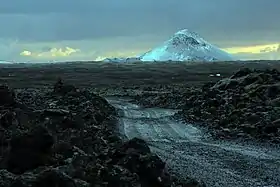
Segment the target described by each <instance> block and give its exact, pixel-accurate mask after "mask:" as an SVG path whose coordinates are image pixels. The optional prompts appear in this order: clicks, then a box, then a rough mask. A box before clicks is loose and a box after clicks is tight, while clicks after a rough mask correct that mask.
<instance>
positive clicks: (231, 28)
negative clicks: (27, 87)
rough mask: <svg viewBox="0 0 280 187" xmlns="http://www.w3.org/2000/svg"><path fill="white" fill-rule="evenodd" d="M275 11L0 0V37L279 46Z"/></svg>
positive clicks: (223, 1)
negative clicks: (183, 36)
mask: <svg viewBox="0 0 280 187" xmlns="http://www.w3.org/2000/svg"><path fill="white" fill-rule="evenodd" d="M278 7H280V1H279V0H269V1H264V0H246V1H244V0H242V1H241V0H234V1H232V0H211V1H209V0H176V1H170V0H153V1H151V0H142V1H133V2H132V1H128V0H118V1H109V0H102V1H101V0H94V1H93V0H80V1H74V0H59V1H57V0H56V1H55V0H48V1H46V0H36V1H34V0H24V1H23V0H22V1H21V0H2V1H1V6H0V24H1V29H0V36H1V37H5V38H17V39H19V40H26V41H61V40H83V39H95V38H101V37H105V38H107V37H115V36H139V35H143V34H146V33H147V34H151V33H152V34H154V35H158V34H162V35H166V36H167V35H170V34H172V33H173V32H175V31H177V30H179V29H182V28H189V29H192V30H194V31H197V32H199V33H201V34H202V35H203V36H205V37H210V39H213V40H221V39H222V40H226V39H227V40H228V39H231V40H237V39H238V40H244V39H245V40H251V41H253V40H256V39H260V38H262V39H263V40H268V39H271V38H273V40H276V39H277V37H278V39H279V40H280V36H279V32H280V25H279V24H278V23H277V18H279V17H280V11H279V9H278ZM248 23H249V24H248ZM268 32H270V33H269V34H268Z"/></svg>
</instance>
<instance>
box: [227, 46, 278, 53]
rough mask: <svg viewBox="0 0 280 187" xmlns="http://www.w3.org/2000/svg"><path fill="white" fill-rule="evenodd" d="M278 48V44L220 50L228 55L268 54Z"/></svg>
mask: <svg viewBox="0 0 280 187" xmlns="http://www.w3.org/2000/svg"><path fill="white" fill-rule="evenodd" d="M279 47H280V44H278V43H275V44H267V45H256V46H244V47H230V48H223V49H222V50H224V51H226V52H228V53H230V54H237V53H253V54H259V53H268V52H273V51H277V49H278V48H279Z"/></svg>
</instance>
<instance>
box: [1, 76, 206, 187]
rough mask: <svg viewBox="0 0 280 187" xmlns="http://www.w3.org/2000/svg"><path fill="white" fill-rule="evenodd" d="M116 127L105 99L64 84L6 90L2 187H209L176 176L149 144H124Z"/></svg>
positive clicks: (136, 141)
mask: <svg viewBox="0 0 280 187" xmlns="http://www.w3.org/2000/svg"><path fill="white" fill-rule="evenodd" d="M116 123H117V112H116V110H115V108H114V107H112V106H111V105H110V104H109V103H108V102H107V101H106V100H105V99H104V98H102V97H100V96H98V95H95V94H94V93H91V92H89V91H88V90H79V89H77V88H75V87H74V86H71V85H65V84H63V83H62V82H61V81H58V82H57V83H56V84H55V86H54V89H52V90H47V89H46V90H45V89H44V90H43V89H39V90H38V89H30V90H29V89H21V90H17V91H13V90H11V89H10V88H9V87H7V86H3V85H2V86H0V137H1V142H0V147H1V149H0V187H9V186H10V187H50V186H56V187H87V186H89V187H97V186H109V187H110V186H112V187H113V186H114V187H118V186H122V187H126V186H127V187H130V186H131V187H133V186H137V187H140V186H144V187H146V186H147V187H149V186H185V187H196V186H203V185H201V184H199V183H198V182H196V181H194V180H191V179H180V180H179V179H177V178H175V177H172V176H170V174H168V171H167V170H166V165H165V163H164V162H163V161H162V160H161V159H160V158H159V157H158V156H157V155H155V154H153V153H151V151H150V149H149V147H148V146H147V144H146V143H145V142H144V141H143V140H141V139H136V138H135V139H132V140H130V141H127V142H123V141H121V139H120V138H119V137H118V136H117V134H116Z"/></svg>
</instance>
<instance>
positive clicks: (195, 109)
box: [178, 68, 280, 142]
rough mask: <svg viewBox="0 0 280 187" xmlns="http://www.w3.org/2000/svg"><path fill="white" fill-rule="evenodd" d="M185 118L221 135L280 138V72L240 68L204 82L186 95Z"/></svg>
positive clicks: (276, 140) (265, 138)
mask: <svg viewBox="0 0 280 187" xmlns="http://www.w3.org/2000/svg"><path fill="white" fill-rule="evenodd" d="M184 102H185V105H184V106H183V110H182V111H181V112H179V113H178V115H179V116H181V117H183V118H184V119H185V120H186V121H192V122H200V123H199V124H201V125H203V126H205V127H208V128H209V129H214V131H212V132H213V134H214V135H215V137H218V138H242V139H244V138H245V139H254V140H258V141H271V142H280V73H279V72H278V71H277V70H275V69H273V70H250V69H247V68H245V69H241V70H240V71H238V72H236V73H235V74H233V75H232V76H231V77H229V78H225V79H222V80H220V81H218V82H216V83H207V84H205V85H204V86H203V87H202V89H201V90H200V91H196V92H193V94H189V95H188V96H187V97H185V99H184Z"/></svg>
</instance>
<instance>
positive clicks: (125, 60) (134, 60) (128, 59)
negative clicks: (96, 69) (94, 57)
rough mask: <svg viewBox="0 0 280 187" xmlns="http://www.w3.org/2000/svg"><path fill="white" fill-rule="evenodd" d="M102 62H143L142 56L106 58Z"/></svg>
mask: <svg viewBox="0 0 280 187" xmlns="http://www.w3.org/2000/svg"><path fill="white" fill-rule="evenodd" d="M102 62H112V63H130V62H141V60H140V58H136V57H130V58H106V59H104V60H102Z"/></svg>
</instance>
